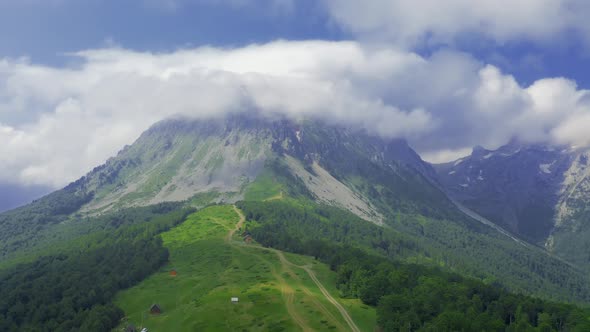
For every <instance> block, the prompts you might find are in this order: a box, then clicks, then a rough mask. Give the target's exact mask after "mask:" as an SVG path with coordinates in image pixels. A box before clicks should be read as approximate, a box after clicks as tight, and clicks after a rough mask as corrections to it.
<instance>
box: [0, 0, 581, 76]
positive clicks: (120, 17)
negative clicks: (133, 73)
mask: <svg viewBox="0 0 590 332" xmlns="http://www.w3.org/2000/svg"><path fill="white" fill-rule="evenodd" d="M173 3H175V2H174V1H167V0H151V1H150V0H127V1H99V0H82V1H72V0H48V1H38V0H24V1H16V0H6V1H3V2H1V3H0V40H2V43H0V57H13V58H14V57H21V56H26V57H29V58H31V60H32V61H33V62H36V63H43V64H49V65H56V66H60V65H64V64H67V63H68V61H71V59H70V58H67V57H64V56H63V55H62V54H63V53H67V52H75V51H79V50H82V49H92V48H101V47H105V46H108V45H112V44H113V43H114V44H116V45H119V46H122V47H124V48H129V49H133V50H138V51H152V52H166V51H172V50H175V49H178V48H186V47H195V46H200V45H214V46H221V47H236V46H243V45H247V44H251V43H264V42H269V41H272V40H276V39H288V40H306V39H320V40H348V39H355V35H354V33H351V32H350V31H349V30H348V29H345V28H343V27H342V26H341V25H338V24H337V23H336V22H334V20H333V19H332V18H331V17H330V15H329V13H327V8H326V6H325V5H323V4H322V3H321V1H316V0H297V1H296V2H292V3H291V2H290V3H291V4H290V5H287V6H285V7H286V8H280V7H279V8H273V7H272V5H271V3H272V1H270V2H269V1H267V0H261V1H260V2H259V3H260V4H262V5H260V6H259V5H256V4H254V5H250V4H245V2H244V3H240V2H239V1H238V3H237V4H235V3H233V4H232V3H231V1H209V2H207V1H190V0H188V1H186V0H184V1H182V0H181V1H179V2H178V3H177V4H173ZM262 7H266V8H262ZM575 35H576V34H575V33H573V32H572V33H571V35H570V36H567V35H565V36H560V38H559V39H558V40H552V41H551V43H544V44H543V43H542V44H538V43H532V42H530V41H528V40H515V41H510V42H506V43H500V44H498V43H495V42H493V41H489V40H486V39H485V38H481V35H479V34H477V33H473V34H469V33H467V34H465V36H462V37H461V39H462V40H461V41H460V42H458V43H457V44H456V45H453V47H454V48H457V49H460V50H462V51H465V52H468V53H471V54H473V55H474V56H475V57H476V58H478V59H480V60H482V61H484V62H486V63H490V64H494V65H496V66H498V67H499V68H501V69H503V70H504V71H507V72H510V73H511V74H512V75H514V76H515V77H516V79H517V80H518V81H519V82H521V83H522V84H524V85H527V84H530V83H532V82H533V81H535V80H537V79H540V78H544V77H559V76H564V77H568V78H571V79H573V80H575V81H576V82H578V84H579V85H580V86H582V87H590V75H588V74H587V73H588V72H590V52H589V51H588V50H587V48H585V47H584V46H583V45H581V41H580V39H579V38H576V36H575ZM441 47H447V46H446V45H443V46H441V45H437V46H436V47H431V48H429V47H420V48H417V49H415V51H417V52H419V53H421V54H428V53H430V52H432V51H433V50H437V49H440V48H441Z"/></svg>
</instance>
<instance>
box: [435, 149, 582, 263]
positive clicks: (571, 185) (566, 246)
mask: <svg viewBox="0 0 590 332" xmlns="http://www.w3.org/2000/svg"><path fill="white" fill-rule="evenodd" d="M589 157H590V151H589V150H588V149H583V148H570V147H564V146H548V145H530V144H519V143H517V142H512V143H510V144H508V145H506V146H503V147H500V148H499V149H497V150H495V151H490V150H486V149H484V148H481V147H476V148H474V150H473V152H472V154H471V155H470V156H467V157H465V158H462V159H459V160H457V161H454V162H451V163H447V164H441V165H435V168H436V170H437V173H438V179H439V181H440V183H441V184H442V185H443V187H444V188H445V190H446V191H447V192H448V193H449V195H450V196H451V197H453V198H454V199H456V200H458V201H459V202H461V203H462V204H464V205H465V206H467V207H469V208H470V209H472V210H474V211H476V212H477V213H479V214H481V215H482V216H484V217H486V218H487V219H489V220H491V221H493V222H495V223H497V224H498V225H500V226H502V227H503V228H505V229H507V230H509V231H511V232H512V233H514V234H517V235H518V236H520V237H521V238H524V239H526V240H528V241H530V242H532V243H536V244H539V245H542V246H545V247H546V248H547V249H548V250H550V251H553V252H555V253H557V254H559V255H561V256H562V257H564V258H566V259H568V260H571V261H573V262H576V263H578V264H583V265H584V264H585V265H587V264H588V263H589V262H590V254H588V251H587V249H588V248H590V246H588V240H587V239H588V236H587V235H588V233H584V232H585V231H586V229H587V228H588V224H589V223H590V220H589V219H588V216H589V214H588V207H589V206H590V191H589V190H590V179H589V178H588V174H590V169H589V168H588V158H589Z"/></svg>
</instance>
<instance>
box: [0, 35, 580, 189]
mask: <svg viewBox="0 0 590 332" xmlns="http://www.w3.org/2000/svg"><path fill="white" fill-rule="evenodd" d="M76 56H77V57H80V58H81V60H82V61H81V63H80V65H79V66H77V67H70V68H51V67H45V66H39V65H35V64H32V63H30V62H28V61H26V60H0V142H2V144H0V182H7V181H17V182H19V183H24V184H40V185H51V186H54V187H59V186H62V185H64V184H66V183H67V182H68V181H72V180H74V179H76V178H78V177H79V176H81V175H83V174H84V173H85V172H87V171H88V170H90V169H92V168H93V167H94V166H97V165H98V164H100V163H102V162H104V161H105V160H106V159H107V158H108V157H110V156H112V155H114V154H115V153H116V152H117V151H118V150H119V149H120V148H121V147H122V146H124V145H125V144H129V143H132V141H133V140H134V139H136V138H137V137H138V136H139V134H140V133H141V132H142V131H143V130H145V129H147V128H148V127H149V126H150V125H151V124H153V123H154V122H156V121H158V120H161V119H164V118H166V117H169V116H172V115H176V114H183V115H190V116H194V117H210V116H214V115H220V114H224V113H227V112H236V111H244V110H247V109H252V108H256V109H259V110H261V111H262V112H269V113H282V114H287V115H291V116H297V117H299V116H316V117H321V118H324V119H328V120H330V121H333V122H338V123H344V124H349V125H357V126H360V127H364V128H366V129H368V130H370V131H371V132H373V133H376V134H379V135H383V136H387V137H394V136H404V137H407V138H408V139H410V141H411V143H412V145H413V146H415V147H416V148H417V149H418V150H419V151H422V152H427V153H428V155H429V156H432V158H431V159H432V160H434V159H436V160H442V159H444V158H450V157H451V156H453V157H454V156H457V155H459V152H461V153H464V152H465V151H467V150H466V149H469V148H470V147H471V146H473V145H476V144H479V145H483V146H486V147H494V146H498V145H500V144H503V143H506V142H507V141H508V140H510V139H511V138H512V137H514V136H517V137H520V138H521V139H524V140H531V141H552V142H559V143H578V142H582V143H588V142H590V138H589V137H588V135H586V131H585V130H583V129H581V128H584V125H585V126H586V128H588V127H590V117H588V116H587V115H586V114H588V112H589V111H588V105H590V98H589V97H588V92H587V91H584V90H579V89H578V88H577V87H576V85H575V83H574V82H571V81H568V80H566V79H562V78H557V79H546V80H540V81H538V82H535V83H534V84H533V85H532V86H530V87H522V86H520V85H519V84H518V83H517V82H516V81H515V80H514V79H513V78H512V77H511V76H509V75H506V74H503V73H501V72H500V71H499V70H498V69H497V68H495V67H493V66H486V65H484V64H481V63H479V62H478V61H476V60H474V59H473V58H472V57H471V56H469V55H466V54H463V53H457V52H451V51H443V52H438V53H436V54H433V55H432V56H430V57H421V56H419V55H416V54H414V53H411V52H406V51H401V50H399V49H395V48H368V47H364V46H362V45H361V44H359V43H356V42H326V41H306V42H288V41H276V42H272V43H268V44H263V45H250V46H247V47H243V48H237V49H218V48H210V47H203V48H197V49H190V50H179V51H176V52H172V53H163V54H152V53H139V52H133V51H128V50H124V49H101V50H92V51H84V52H80V53H78V54H77V55H76Z"/></svg>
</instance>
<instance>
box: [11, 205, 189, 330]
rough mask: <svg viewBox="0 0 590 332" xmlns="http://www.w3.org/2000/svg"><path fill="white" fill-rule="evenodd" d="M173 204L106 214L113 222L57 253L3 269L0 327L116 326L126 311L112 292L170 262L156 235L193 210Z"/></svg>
mask: <svg viewBox="0 0 590 332" xmlns="http://www.w3.org/2000/svg"><path fill="white" fill-rule="evenodd" d="M169 208H170V207H169V206H166V205H159V206H155V207H147V208H138V209H136V210H133V211H128V213H127V214H123V215H122V216H119V217H117V218H115V217H114V216H104V217H103V218H106V220H110V221H112V222H115V224H114V225H111V226H112V227H108V228H106V229H105V230H103V231H95V232H92V233H91V234H89V235H87V236H84V237H81V238H79V239H78V240H77V241H72V242H71V243H69V244H68V246H67V247H66V249H64V250H61V251H60V253H59V254H54V255H50V256H43V257H40V258H38V259H36V260H35V261H33V262H32V263H27V264H19V265H16V266H12V267H10V268H6V269H4V270H2V271H0V294H2V296H1V297H0V331H109V330H110V329H112V328H113V327H115V326H116V325H117V324H118V323H119V321H120V319H121V318H122V316H123V312H122V311H121V310H120V309H118V308H117V307H116V306H115V305H114V304H113V303H112V302H111V301H112V299H113V297H114V295H115V294H116V292H117V291H119V290H121V289H125V288H127V287H130V286H132V285H134V284H136V283H138V282H139V281H141V280H142V279H143V278H145V277H146V276H148V275H150V274H151V273H153V272H154V271H156V270H157V269H158V268H159V267H160V266H161V265H162V264H163V263H165V262H166V261H167V259H168V251H167V249H166V248H164V247H163V246H162V241H161V239H160V238H159V237H158V236H156V235H157V234H159V233H161V232H162V231H164V230H167V229H169V228H171V227H172V226H174V225H176V224H178V223H180V222H181V221H183V220H184V219H185V217H186V215H187V214H188V213H189V212H191V211H190V210H181V209H177V210H174V211H168V209H169ZM113 218H115V219H113ZM121 218H122V219H121Z"/></svg>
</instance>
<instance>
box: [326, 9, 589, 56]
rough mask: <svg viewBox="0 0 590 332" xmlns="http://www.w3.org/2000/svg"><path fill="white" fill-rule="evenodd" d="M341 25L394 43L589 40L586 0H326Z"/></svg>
mask: <svg viewBox="0 0 590 332" xmlns="http://www.w3.org/2000/svg"><path fill="white" fill-rule="evenodd" d="M324 3H325V5H326V7H327V8H328V12H329V13H330V14H331V16H332V18H333V19H334V20H335V21H336V22H337V23H339V24H340V25H341V26H343V27H345V28H346V29H348V30H350V31H351V32H353V33H355V34H357V35H359V36H361V37H363V38H367V39H378V40H380V41H383V40H388V41H393V42H395V43H397V44H398V45H406V46H409V47H413V46H416V45H432V44H453V43H454V42H455V41H456V39H457V38H461V37H463V36H465V34H476V35H479V36H481V37H483V38H488V39H491V40H494V41H495V42H497V43H505V42H509V41H514V40H521V39H525V40H532V41H537V42H546V41H548V40H551V39H554V38H555V37H556V36H559V35H562V34H563V35H565V34H568V35H569V36H571V35H574V34H580V35H581V36H582V38H584V39H585V40H586V41H587V42H590V27H589V26H588V24H587V23H586V22H587V20H586V18H587V17H588V16H589V15H590V3H589V2H588V1H586V0H478V1H473V0H445V1H440V0H369V1H357V0H324Z"/></svg>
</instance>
